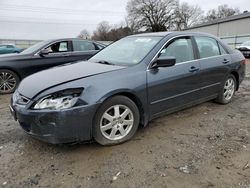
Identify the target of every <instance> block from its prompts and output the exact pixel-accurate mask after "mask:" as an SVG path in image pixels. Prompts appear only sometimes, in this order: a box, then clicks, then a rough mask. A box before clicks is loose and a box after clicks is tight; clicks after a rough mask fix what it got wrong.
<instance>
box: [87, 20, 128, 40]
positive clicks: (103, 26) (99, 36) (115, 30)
mask: <svg viewBox="0 0 250 188" xmlns="http://www.w3.org/2000/svg"><path fill="white" fill-rule="evenodd" d="M123 25H124V24H123V23H121V24H120V25H117V26H110V24H109V23H108V22H101V23H100V24H99V25H98V27H97V29H96V30H95V31H94V33H93V36H92V39H93V40H99V41H116V40H119V39H121V38H122V37H125V36H128V35H130V34H132V31H131V29H130V28H129V27H127V26H123Z"/></svg>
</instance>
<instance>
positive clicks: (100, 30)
mask: <svg viewBox="0 0 250 188" xmlns="http://www.w3.org/2000/svg"><path fill="white" fill-rule="evenodd" d="M110 29H111V26H110V25H109V23H108V22H107V21H103V22H101V23H99V24H98V26H97V28H96V30H95V31H94V33H93V36H92V39H93V40H101V41H108V32H109V31H110Z"/></svg>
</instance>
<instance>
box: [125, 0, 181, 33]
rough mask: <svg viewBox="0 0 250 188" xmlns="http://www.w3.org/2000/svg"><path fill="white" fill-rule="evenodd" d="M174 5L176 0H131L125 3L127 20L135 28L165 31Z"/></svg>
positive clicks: (169, 23) (170, 21)
mask: <svg viewBox="0 0 250 188" xmlns="http://www.w3.org/2000/svg"><path fill="white" fill-rule="evenodd" d="M176 5H177V0H131V1H129V2H128V4H127V12H128V20H129V21H130V23H131V21H132V23H133V27H134V28H136V29H137V30H139V29H142V28H145V30H148V31H153V32H156V31H166V30H168V29H169V28H170V27H171V24H172V18H173V13H174V10H175V7H176Z"/></svg>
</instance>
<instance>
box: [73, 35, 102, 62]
mask: <svg viewBox="0 0 250 188" xmlns="http://www.w3.org/2000/svg"><path fill="white" fill-rule="evenodd" d="M72 44H73V53H72V55H71V56H70V61H72V62H73V61H80V60H88V59H89V58H91V57H92V56H93V55H95V54H96V53H97V52H98V51H99V50H100V49H99V47H98V45H96V44H95V43H94V42H92V41H88V40H79V39H75V40H73V41H72Z"/></svg>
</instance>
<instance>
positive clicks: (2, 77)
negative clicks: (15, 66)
mask: <svg viewBox="0 0 250 188" xmlns="http://www.w3.org/2000/svg"><path fill="white" fill-rule="evenodd" d="M19 82H20V79H19V78H18V76H17V75H16V74H15V73H14V72H13V71H10V70H6V69H2V70H0V94H9V93H13V92H14V91H15V90H16V88H17V86H18V84H19Z"/></svg>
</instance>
